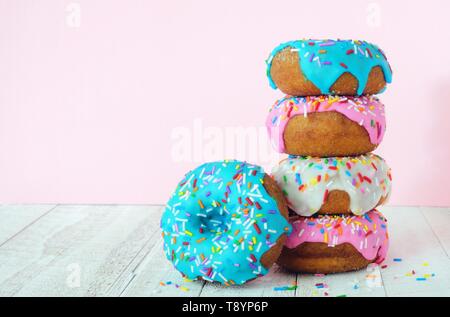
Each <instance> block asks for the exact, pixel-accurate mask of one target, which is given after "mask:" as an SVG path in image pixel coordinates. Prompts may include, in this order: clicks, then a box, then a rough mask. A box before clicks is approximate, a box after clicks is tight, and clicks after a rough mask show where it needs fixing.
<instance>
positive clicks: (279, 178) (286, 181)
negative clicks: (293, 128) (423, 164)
mask: <svg viewBox="0 0 450 317" xmlns="http://www.w3.org/2000/svg"><path fill="white" fill-rule="evenodd" d="M272 174H273V177H274V179H275V181H276V182H277V183H278V185H279V186H280V187H281V188H282V190H283V192H284V194H285V197H286V199H287V201H288V205H289V207H290V208H291V209H292V210H293V211H295V212H296V213H297V214H299V215H301V216H306V217H307V216H311V215H313V214H315V213H316V212H318V211H319V209H320V207H321V206H322V205H323V203H324V201H325V198H326V196H327V194H328V193H329V192H331V191H333V190H342V191H345V192H347V194H348V195H349V197H350V211H351V212H352V213H353V214H355V215H363V214H364V213H366V212H368V211H370V210H372V209H373V208H375V207H376V206H377V205H378V202H379V201H380V198H381V197H384V198H385V199H386V200H387V199H388V198H389V195H390V192H391V176H390V169H389V167H388V166H387V164H386V162H385V161H384V160H383V159H382V158H381V157H379V156H377V155H375V154H372V153H369V154H366V155H361V156H357V157H330V158H311V157H290V158H287V159H285V160H283V161H281V162H280V164H279V165H278V166H276V167H274V169H273V170H272Z"/></svg>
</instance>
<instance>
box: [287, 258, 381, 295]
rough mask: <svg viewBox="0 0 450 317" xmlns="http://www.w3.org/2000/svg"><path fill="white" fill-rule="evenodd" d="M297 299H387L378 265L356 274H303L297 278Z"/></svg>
mask: <svg viewBox="0 0 450 317" xmlns="http://www.w3.org/2000/svg"><path fill="white" fill-rule="evenodd" d="M297 284H298V288H297V293H296V296H297V297H336V296H345V297H367V296H369V297H385V296H386V292H385V290H384V285H383V281H382V278H381V273H380V268H379V266H378V265H370V266H369V267H368V268H367V269H363V270H360V271H355V272H347V273H339V274H328V275H325V276H319V275H313V274H301V275H299V276H298V278H297Z"/></svg>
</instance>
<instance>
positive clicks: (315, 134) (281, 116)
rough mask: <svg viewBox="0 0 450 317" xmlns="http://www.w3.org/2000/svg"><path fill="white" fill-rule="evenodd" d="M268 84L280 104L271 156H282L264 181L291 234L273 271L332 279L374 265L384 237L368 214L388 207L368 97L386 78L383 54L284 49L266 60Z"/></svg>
mask: <svg viewBox="0 0 450 317" xmlns="http://www.w3.org/2000/svg"><path fill="white" fill-rule="evenodd" d="M267 76H268V78H269V82H270V84H271V86H272V87H273V88H279V89H280V90H281V91H282V92H283V93H285V94H286V96H285V97H283V98H282V99H280V100H278V101H276V102H275V104H274V105H273V106H272V107H271V109H270V112H269V115H268V118H267V121H266V125H267V128H268V133H269V137H270V140H271V142H272V144H273V146H274V148H275V149H276V150H277V151H278V152H280V153H285V154H289V157H288V158H286V159H285V160H282V161H281V162H280V163H279V165H278V166H276V167H274V169H273V171H272V177H273V178H274V180H275V181H276V182H277V184H278V185H279V187H280V188H281V190H282V192H283V194H284V196H285V199H286V201H287V204H288V207H289V212H290V223H291V225H292V228H293V229H292V233H291V234H290V235H289V237H288V238H287V240H286V242H285V244H284V248H283V250H282V253H281V256H280V258H279V259H278V261H277V262H278V264H280V265H281V266H283V267H286V268H287V269H289V270H292V271H296V272H307V273H337V272H346V271H352V270H358V269H362V268H364V267H366V266H367V265H368V264H369V263H372V262H375V263H380V262H381V261H383V260H384V258H385V256H386V252H387V249H388V232H387V227H386V219H385V217H384V216H383V215H382V214H381V213H380V212H379V211H378V210H376V207H377V206H380V205H381V204H383V203H385V202H386V201H387V199H388V198H389V195H390V191H391V176H390V169H389V167H388V166H387V164H386V162H385V161H384V160H383V159H382V158H381V157H380V156H377V155H375V154H372V153H371V152H372V151H373V150H375V149H376V148H377V146H378V145H379V144H380V142H381V141H382V139H383V135H384V132H385V129H386V122H385V113H384V105H383V104H382V103H381V102H380V100H379V99H378V98H377V97H375V96H374V95H375V94H378V93H381V92H383V91H384V89H385V87H386V84H387V83H390V82H391V78H392V71H391V68H390V66H389V63H388V61H387V59H386V56H385V55H384V53H383V51H382V50H381V49H380V48H378V47H377V46H375V45H373V44H370V43H367V42H365V41H354V40H298V41H291V42H287V43H284V44H281V45H280V46H278V47H276V48H275V49H274V50H273V52H272V53H271V55H270V57H269V59H268V60H267Z"/></svg>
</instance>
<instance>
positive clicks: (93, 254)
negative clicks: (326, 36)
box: [0, 205, 450, 297]
mask: <svg viewBox="0 0 450 317" xmlns="http://www.w3.org/2000/svg"><path fill="white" fill-rule="evenodd" d="M162 210H163V207H162V206H123V205H101V206H99V205H96V206H88V205H57V206H54V205H3V206H2V205H0V296H330V297H332V296H407V295H411V296H450V258H449V255H450V231H449V226H450V208H423V207H420V208H419V207H384V208H381V209H380V210H381V211H382V212H383V213H384V214H385V215H386V217H387V219H388V222H389V229H390V237H391V248H390V251H389V256H388V258H387V260H386V261H385V262H384V263H383V264H382V265H381V266H373V267H370V268H369V269H368V270H362V271H358V272H352V273H344V274H335V275H326V276H315V275H296V274H292V273H288V272H286V271H284V270H282V269H281V268H279V267H277V266H274V267H273V268H272V269H271V272H270V273H269V274H268V275H267V276H265V277H263V278H260V279H258V280H255V281H253V282H251V283H249V284H247V285H245V286H240V287H228V288H227V287H222V286H220V285H215V284H209V283H206V284H205V283H204V282H198V281H196V282H192V281H184V280H183V279H182V278H181V277H180V275H179V274H178V273H177V272H176V271H175V270H174V269H173V268H172V265H171V264H170V263H169V262H168V261H167V260H166V258H165V256H164V255H163V252H162V240H161V234H160V230H159V219H160V215H161V212H162ZM295 285H297V287H291V286H295Z"/></svg>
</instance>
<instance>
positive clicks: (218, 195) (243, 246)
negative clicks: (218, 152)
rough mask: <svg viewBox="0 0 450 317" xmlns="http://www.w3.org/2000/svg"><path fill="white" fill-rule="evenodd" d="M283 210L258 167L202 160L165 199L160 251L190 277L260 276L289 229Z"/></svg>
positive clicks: (232, 281)
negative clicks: (168, 198)
mask: <svg viewBox="0 0 450 317" xmlns="http://www.w3.org/2000/svg"><path fill="white" fill-rule="evenodd" d="M280 197H281V199H280ZM287 213H288V212H287V208H286V203H285V202H284V200H283V195H282V193H281V191H280V189H279V188H278V187H277V186H276V184H275V183H274V181H273V180H272V179H271V178H270V177H268V176H267V175H266V174H265V173H264V171H263V170H262V168H261V167H259V166H255V165H251V164H249V163H246V162H239V161H221V162H213V163H206V164H203V165H201V166H199V167H197V168H196V169H194V170H192V171H190V172H188V173H187V174H186V175H185V177H184V179H183V180H182V181H181V182H180V183H179V184H178V186H177V188H176V190H175V192H174V193H173V195H172V197H171V198H170V200H169V202H168V203H167V206H166V209H165V211H164V213H163V215H162V219H161V229H162V236H163V239H164V252H165V254H166V256H167V258H168V259H169V260H170V261H171V262H172V263H173V265H174V266H175V268H176V269H177V270H178V271H179V272H181V273H182V274H183V276H185V277H187V278H189V279H192V280H194V279H198V278H201V279H204V280H206V281H210V282H220V283H222V284H225V285H239V284H243V283H245V282H247V281H249V280H252V279H255V278H257V277H259V276H262V275H265V274H266V273H267V272H268V269H269V267H270V265H272V263H274V262H275V260H276V259H277V258H278V256H279V254H280V252H281V248H282V245H283V243H284V241H285V239H286V237H287V235H288V234H289V233H290V231H291V226H290V224H289V223H288V221H287V220H286V218H287Z"/></svg>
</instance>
